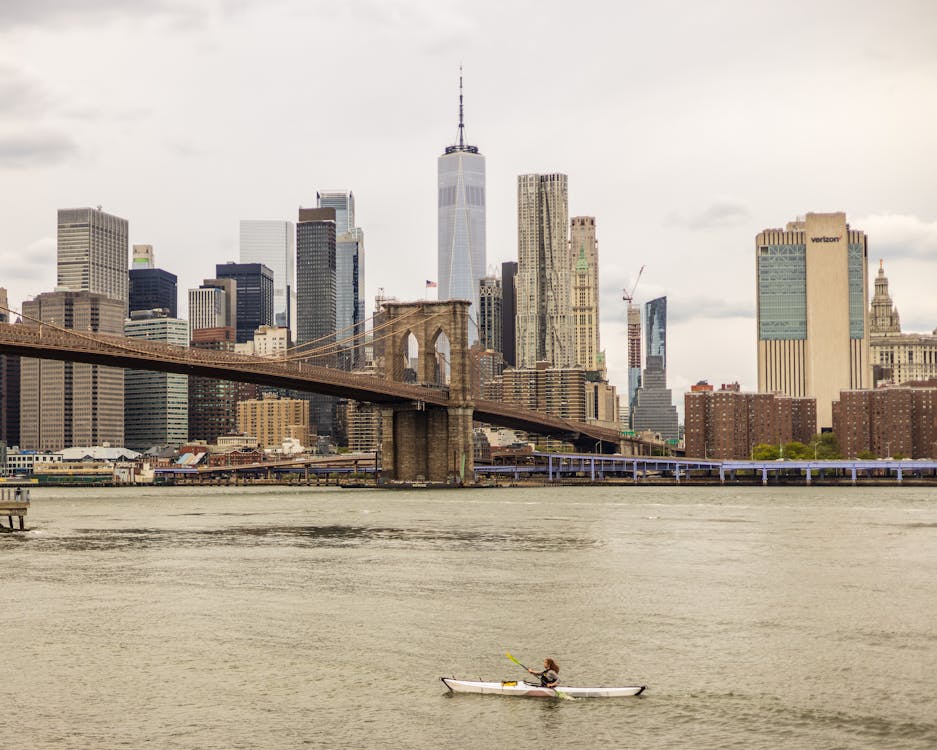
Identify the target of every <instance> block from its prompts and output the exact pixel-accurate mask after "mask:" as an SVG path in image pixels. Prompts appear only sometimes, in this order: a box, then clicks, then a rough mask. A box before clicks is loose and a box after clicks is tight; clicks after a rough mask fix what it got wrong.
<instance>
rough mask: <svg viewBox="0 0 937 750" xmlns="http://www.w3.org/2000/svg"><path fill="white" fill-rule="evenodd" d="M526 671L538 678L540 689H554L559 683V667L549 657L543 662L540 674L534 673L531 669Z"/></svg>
mask: <svg viewBox="0 0 937 750" xmlns="http://www.w3.org/2000/svg"><path fill="white" fill-rule="evenodd" d="M527 671H528V672H530V673H531V674H535V675H537V677H539V678H540V686H541V687H548V688H555V687H556V686H557V685H558V684H559V682H560V674H559V672H560V665H559V664H557V663H556V662H555V661H553V659H551V658H550V657H547V658H546V659H544V660H543V671H542V672H536V671H534V670H533V669H528V670H527Z"/></svg>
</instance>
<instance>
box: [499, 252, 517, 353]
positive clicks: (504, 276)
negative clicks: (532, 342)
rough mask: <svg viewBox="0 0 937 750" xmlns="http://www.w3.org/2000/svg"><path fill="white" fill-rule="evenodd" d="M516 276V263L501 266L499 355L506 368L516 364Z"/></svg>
mask: <svg viewBox="0 0 937 750" xmlns="http://www.w3.org/2000/svg"><path fill="white" fill-rule="evenodd" d="M516 276H517V261H516V260H509V261H506V262H504V263H502V264H501V353H502V354H503V355H504V363H505V364H506V365H507V366H508V367H514V365H515V364H517V347H516V346H515V341H516V339H515V337H514V336H515V331H514V326H515V324H516V320H517V296H516V295H515V294H514V279H515V277H516Z"/></svg>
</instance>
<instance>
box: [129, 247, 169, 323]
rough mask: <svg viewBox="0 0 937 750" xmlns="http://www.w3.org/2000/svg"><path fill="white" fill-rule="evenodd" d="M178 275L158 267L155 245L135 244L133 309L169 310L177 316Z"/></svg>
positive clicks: (132, 276) (132, 288)
mask: <svg viewBox="0 0 937 750" xmlns="http://www.w3.org/2000/svg"><path fill="white" fill-rule="evenodd" d="M176 281H177V279H176V275H175V274H173V273H169V271H164V270H163V269H162V268H157V267H156V259H155V256H154V254H153V246H152V245H134V246H133V265H132V266H131V268H130V306H129V312H131V313H133V312H137V311H139V310H167V311H168V314H169V317H170V318H175V317H176V314H177V306H178V297H179V294H178V291H177V286H176Z"/></svg>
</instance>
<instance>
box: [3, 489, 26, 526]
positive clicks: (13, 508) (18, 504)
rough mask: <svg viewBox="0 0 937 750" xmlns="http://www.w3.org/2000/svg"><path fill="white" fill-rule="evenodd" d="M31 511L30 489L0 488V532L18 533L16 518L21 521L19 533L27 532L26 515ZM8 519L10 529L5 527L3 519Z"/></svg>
mask: <svg viewBox="0 0 937 750" xmlns="http://www.w3.org/2000/svg"><path fill="white" fill-rule="evenodd" d="M28 511H29V488H28V487H2V488H0V530H2V531H16V530H17V528H16V526H15V525H14V523H15V522H14V520H13V519H14V518H18V519H19V531H25V530H26V513H27V512H28ZM4 516H6V517H7V521H9V522H10V528H9V529H5V528H4V527H3V517H4Z"/></svg>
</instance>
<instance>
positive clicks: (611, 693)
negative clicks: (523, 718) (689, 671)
mask: <svg viewBox="0 0 937 750" xmlns="http://www.w3.org/2000/svg"><path fill="white" fill-rule="evenodd" d="M439 679H441V680H442V681H443V684H444V685H445V686H446V687H447V688H449V689H450V690H451V691H452V692H453V693H484V694H486V695H515V696H518V697H525V698H556V697H558V696H557V692H559V693H560V694H561V695H560V697H563V696H568V697H570V698H625V697H628V696H631V695H641V693H643V692H644V690H645V688H646V687H647V685H631V686H629V687H568V686H565V685H558V686H557V687H556V688H555V689H554V688H548V687H541V686H540V685H539V684H537V683H533V682H524V681H523V680H503V681H501V682H480V681H477V680H457V679H455V678H454V677H440V678H439Z"/></svg>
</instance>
